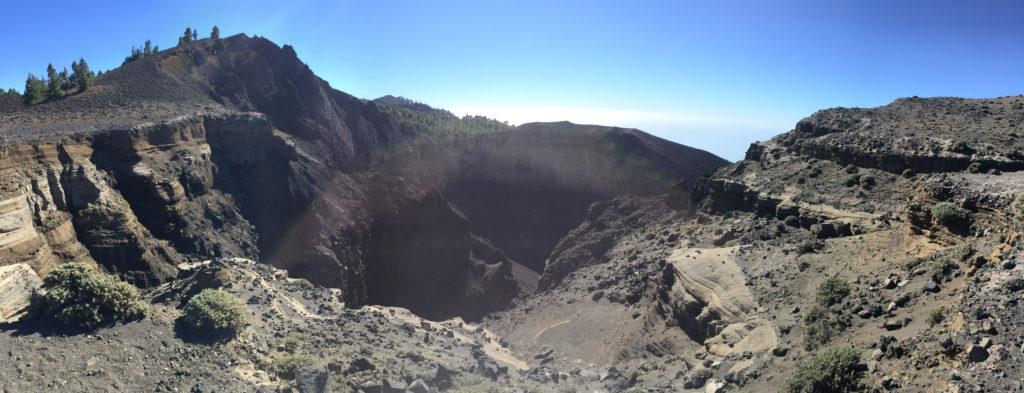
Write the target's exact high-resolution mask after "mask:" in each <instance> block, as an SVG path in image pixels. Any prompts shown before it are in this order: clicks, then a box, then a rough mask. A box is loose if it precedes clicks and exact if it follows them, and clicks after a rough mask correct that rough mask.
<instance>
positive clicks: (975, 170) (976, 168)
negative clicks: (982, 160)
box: [967, 162, 981, 173]
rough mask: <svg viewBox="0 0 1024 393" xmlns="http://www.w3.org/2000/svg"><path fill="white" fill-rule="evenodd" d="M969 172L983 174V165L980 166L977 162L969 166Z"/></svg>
mask: <svg viewBox="0 0 1024 393" xmlns="http://www.w3.org/2000/svg"><path fill="white" fill-rule="evenodd" d="M967 172H970V173H978V172H981V164H979V163H977V162H972V163H971V165H968V166H967Z"/></svg>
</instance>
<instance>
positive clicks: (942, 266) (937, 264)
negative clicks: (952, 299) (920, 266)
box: [928, 257, 956, 281]
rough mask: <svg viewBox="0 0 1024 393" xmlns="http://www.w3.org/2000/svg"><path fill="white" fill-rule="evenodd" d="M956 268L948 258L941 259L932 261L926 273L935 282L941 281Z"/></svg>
mask: <svg viewBox="0 0 1024 393" xmlns="http://www.w3.org/2000/svg"><path fill="white" fill-rule="evenodd" d="M954 268H956V263H955V262H953V260H952V259H949V257H941V258H938V259H936V260H934V261H932V265H931V266H930V267H929V268H928V272H929V273H931V274H932V277H934V278H935V281H942V279H944V278H946V276H948V275H949V272H952V271H953V269H954Z"/></svg>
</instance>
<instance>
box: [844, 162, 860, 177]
mask: <svg viewBox="0 0 1024 393" xmlns="http://www.w3.org/2000/svg"><path fill="white" fill-rule="evenodd" d="M843 170H844V171H846V173H849V174H851V175H852V174H854V173H857V171H858V169H857V166H856V165H853V164H850V165H847V166H846V168H844V169H843Z"/></svg>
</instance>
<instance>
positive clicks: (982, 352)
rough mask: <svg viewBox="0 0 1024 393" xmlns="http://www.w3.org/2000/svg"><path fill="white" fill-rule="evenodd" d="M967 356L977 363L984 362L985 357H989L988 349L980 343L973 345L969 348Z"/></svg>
mask: <svg viewBox="0 0 1024 393" xmlns="http://www.w3.org/2000/svg"><path fill="white" fill-rule="evenodd" d="M967 358H968V359H970V360H971V361H972V362H975V363H978V362H984V361H985V359H988V350H987V349H985V347H982V346H980V345H971V347H970V348H967Z"/></svg>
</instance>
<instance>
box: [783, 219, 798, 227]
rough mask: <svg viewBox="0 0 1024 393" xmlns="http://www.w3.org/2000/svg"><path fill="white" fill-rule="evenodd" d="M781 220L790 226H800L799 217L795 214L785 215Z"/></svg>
mask: <svg viewBox="0 0 1024 393" xmlns="http://www.w3.org/2000/svg"><path fill="white" fill-rule="evenodd" d="M782 222H783V223H785V224H786V225H789V226H791V227H798V226H800V218H798V217H797V216H786V218H785V219H784V220H782Z"/></svg>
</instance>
